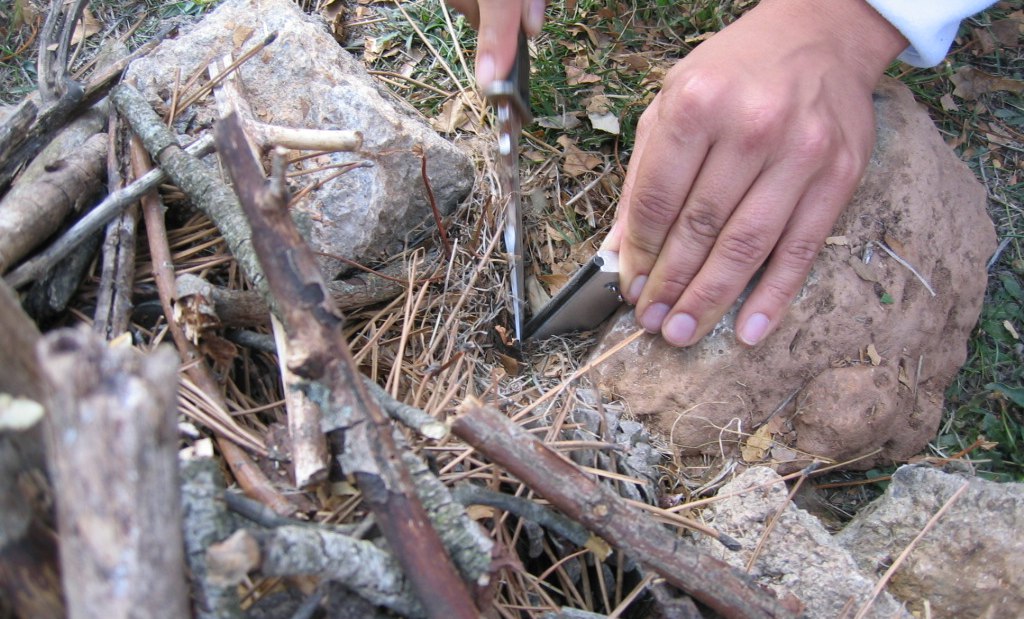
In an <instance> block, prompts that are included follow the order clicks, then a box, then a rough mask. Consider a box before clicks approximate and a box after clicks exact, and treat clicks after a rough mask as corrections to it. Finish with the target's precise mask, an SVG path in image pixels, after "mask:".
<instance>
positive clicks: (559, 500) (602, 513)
mask: <svg viewBox="0 0 1024 619" xmlns="http://www.w3.org/2000/svg"><path fill="white" fill-rule="evenodd" d="M452 432H453V433H454V434H455V435H456V436H458V437H459V438H461V439H462V440H464V441H466V442H467V443H469V444H470V445H471V446H472V447H474V448H475V449H477V450H478V451H480V452H481V453H482V454H484V455H486V456H487V457H488V458H490V459H491V460H493V461H494V462H496V463H497V464H499V465H501V466H503V467H504V468H505V469H506V470H508V472H509V473H512V474H513V475H515V476H516V477H518V478H519V479H520V480H522V481H523V483H525V484H526V485H527V486H528V487H530V488H531V489H532V490H534V491H535V492H536V493H537V494H539V495H540V496H542V497H544V498H546V499H547V500H548V501H550V502H551V504H552V505H553V506H554V507H555V508H557V509H558V510H559V511H561V512H562V513H563V514H565V515H566V516H568V517H569V518H571V519H573V520H576V521H577V522H579V523H581V524H582V525H583V526H585V527H587V528H588V529H590V530H591V531H593V532H594V533H596V534H597V535H600V536H601V537H603V538H604V539H606V540H608V542H609V543H611V544H612V545H613V546H615V547H617V548H619V549H620V550H622V551H624V552H628V553H630V554H631V555H633V556H634V557H635V558H636V559H637V560H638V561H640V562H642V563H644V564H645V565H647V566H648V567H649V568H650V569H652V570H654V571H655V572H657V573H658V574H659V575H661V576H662V577H663V578H665V580H667V581H668V582H670V583H672V584H673V585H675V586H676V587H679V588H680V589H682V590H683V591H686V592H687V593H689V594H690V595H692V596H693V597H694V598H696V599H697V600H699V601H701V602H703V603H704V604H706V605H707V606H709V607H711V608H713V609H714V610H715V611H717V612H719V613H721V614H722V615H723V616H725V617H764V618H768V617H790V616H792V615H793V614H792V613H791V612H790V611H788V610H787V609H786V608H784V607H783V606H782V605H781V604H780V603H779V602H778V600H776V599H775V598H774V597H773V596H772V595H771V594H770V593H767V592H765V591H763V590H761V589H758V588H757V587H756V586H755V585H754V584H753V583H751V582H750V581H749V580H748V579H747V578H746V577H745V575H744V574H742V573H740V572H738V571H736V570H735V569H733V568H732V567H730V566H729V565H727V564H725V563H723V562H722V561H719V560H718V559H715V558H713V557H710V556H706V555H703V554H701V553H699V552H698V551H697V550H696V549H694V548H693V547H692V546H690V545H688V544H686V543H685V542H683V541H682V540H681V539H679V538H678V537H676V536H675V535H673V534H672V533H670V532H669V531H668V530H666V529H664V528H662V527H661V526H659V525H657V524H656V523H655V522H654V521H653V520H651V519H650V518H649V517H648V516H647V515H646V514H644V513H643V512H641V511H639V510H637V509H635V508H633V507H631V506H629V505H627V504H626V503H625V501H623V500H622V498H621V497H620V496H619V495H617V494H616V493H615V492H613V491H612V490H611V489H609V488H608V487H607V486H603V485H601V484H599V483H598V482H597V481H596V480H594V479H593V477H591V476H590V475H587V474H586V473H584V472H583V471H581V470H580V469H579V468H578V467H577V466H576V465H575V464H573V463H572V462H570V461H568V460H566V459H564V458H562V457H561V456H559V455H558V454H556V453H555V452H554V451H552V450H550V449H549V448H547V447H546V446H545V445H544V444H543V443H542V442H540V441H539V440H537V439H536V438H534V437H533V436H532V435H531V434H529V433H528V432H526V431H525V430H523V429H522V428H520V427H519V426H517V425H515V424H514V423H512V422H511V421H509V420H508V418H506V417H504V416H503V415H501V414H500V413H498V412H496V411H493V410H491V409H488V408H486V407H484V406H483V405H482V404H480V403H479V402H477V401H475V400H473V401H469V402H467V403H466V404H464V405H463V407H462V410H461V411H460V415H459V417H458V418H456V420H455V421H454V423H452Z"/></svg>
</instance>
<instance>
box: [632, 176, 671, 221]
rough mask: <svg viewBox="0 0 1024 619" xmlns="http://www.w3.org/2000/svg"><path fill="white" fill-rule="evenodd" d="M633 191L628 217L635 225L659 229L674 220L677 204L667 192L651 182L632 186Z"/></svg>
mask: <svg viewBox="0 0 1024 619" xmlns="http://www.w3.org/2000/svg"><path fill="white" fill-rule="evenodd" d="M634 192H635V193H634V194H633V196H634V199H633V204H632V205H630V207H629V217H630V219H631V220H632V223H634V224H636V227H639V228H640V229H652V228H653V229H659V230H660V229H664V228H667V227H668V226H669V225H671V224H672V222H673V221H675V219H676V217H677V216H678V214H679V204H678V203H677V202H676V201H675V200H674V199H673V198H672V197H671V196H670V195H669V194H668V193H667V192H665V191H664V190H662V189H660V188H658V187H655V186H654V185H653V184H652V183H645V184H643V185H640V186H634Z"/></svg>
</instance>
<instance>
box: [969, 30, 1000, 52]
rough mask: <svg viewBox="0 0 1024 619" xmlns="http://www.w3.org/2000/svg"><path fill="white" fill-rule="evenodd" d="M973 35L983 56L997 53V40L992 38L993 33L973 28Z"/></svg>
mask: <svg viewBox="0 0 1024 619" xmlns="http://www.w3.org/2000/svg"><path fill="white" fill-rule="evenodd" d="M971 34H972V35H973V36H974V40H975V41H977V42H978V49H979V51H980V52H981V53H982V54H984V55H986V56H987V55H989V54H991V53H992V52H994V51H996V38H995V37H994V36H992V33H991V32H989V31H988V30H986V29H985V28H972V29H971Z"/></svg>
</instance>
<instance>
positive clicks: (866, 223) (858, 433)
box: [594, 79, 995, 469]
mask: <svg viewBox="0 0 1024 619" xmlns="http://www.w3.org/2000/svg"><path fill="white" fill-rule="evenodd" d="M875 108H876V117H877V135H878V138H877V143H876V147H875V151H874V153H873V155H872V159H871V161H870V163H869V166H868V170H867V172H866V174H865V177H864V179H863V180H862V182H861V185H860V187H859V188H858V190H857V192H856V195H855V196H854V198H853V200H852V202H851V204H850V205H849V206H848V207H847V209H846V210H845V212H844V214H843V215H842V217H841V218H840V220H839V221H838V222H837V224H836V226H835V229H834V231H833V235H834V238H833V239H831V242H830V243H828V244H826V246H825V247H824V248H823V249H822V251H821V253H820V255H819V256H818V259H817V261H816V262H815V265H814V268H813V270H812V272H811V275H810V277H809V278H808V281H807V283H806V284H805V285H804V287H803V290H802V291H801V292H800V294H799V295H798V298H797V299H795V301H794V302H793V304H792V306H791V308H790V311H789V313H788V315H787V317H786V318H785V319H784V320H783V322H782V323H781V324H780V325H779V327H778V328H777V329H776V331H775V332H774V333H773V334H772V335H770V336H769V337H768V338H767V339H766V340H765V341H764V342H763V343H762V344H761V345H760V346H758V347H757V348H754V349H749V348H746V347H744V346H741V345H739V344H738V343H737V342H736V339H735V335H734V331H733V320H734V315H735V309H734V311H733V313H731V314H730V315H728V316H726V318H724V319H723V321H722V323H721V324H719V325H718V327H716V329H715V330H714V331H713V332H712V334H710V335H709V336H708V337H706V338H704V340H703V341H702V342H700V343H699V344H697V345H695V346H692V347H690V348H687V349H676V348H672V347H671V346H668V345H667V344H665V343H664V341H663V340H661V338H660V337H655V336H644V337H643V338H641V339H639V340H637V341H636V342H633V343H632V344H630V345H629V346H628V347H627V348H625V349H624V350H622V351H621V352H619V353H617V354H616V355H615V356H613V357H612V358H611V359H610V360H609V361H607V362H605V363H604V364H602V365H599V366H598V369H597V373H598V379H599V382H600V385H601V387H602V389H603V390H604V391H606V392H610V394H611V395H612V396H613V397H619V398H621V399H622V400H624V401H625V402H626V404H627V405H628V406H629V408H630V409H631V410H632V412H633V413H634V414H635V415H636V416H637V417H638V418H640V419H641V420H644V421H645V422H646V423H648V424H649V425H651V426H652V427H654V428H656V429H657V430H658V431H659V432H660V433H662V434H663V435H664V438H666V439H669V440H670V442H671V443H672V445H673V446H674V447H675V448H676V449H677V450H679V451H680V452H681V453H682V454H683V455H696V454H719V453H722V452H724V454H725V455H727V456H734V455H737V452H738V451H739V449H738V448H740V447H743V450H742V455H743V457H744V459H745V460H747V461H748V462H757V461H765V462H774V463H776V464H779V466H780V469H796V468H800V467H802V466H804V465H806V463H807V462H808V461H809V460H811V459H813V458H814V457H819V458H825V459H833V460H845V459H848V458H853V457H856V456H861V455H863V454H866V453H869V452H871V451H872V450H874V449H876V448H880V450H881V451H880V452H879V453H877V454H876V455H874V456H872V457H868V458H866V459H863V460H860V461H858V462H857V463H855V464H854V466H855V467H859V468H870V467H872V466H874V465H876V464H878V463H880V462H888V461H891V460H903V459H906V458H908V457H910V456H912V455H914V454H916V453H918V452H919V451H920V450H921V449H922V448H923V447H924V446H925V445H926V444H927V443H928V441H929V440H931V439H932V438H933V437H934V435H935V432H936V429H937V427H938V424H939V420H940V417H941V411H942V399H943V393H944V391H945V389H946V387H947V386H948V385H949V383H950V381H951V379H952V378H953V376H954V375H955V373H956V372H957V371H958V369H959V368H960V366H961V365H962V363H963V361H964V359H965V357H966V341H967V337H968V335H969V333H970V331H971V329H972V328H973V326H974V324H975V322H976V320H977V318H978V314H979V312H980V310H981V302H982V297H983V295H984V291H985V284H986V270H985V263H986V260H987V258H988V257H989V256H990V255H991V253H992V251H993V249H994V248H995V233H994V229H993V226H992V222H991V220H990V219H989V218H988V215H987V213H986V210H985V199H986V192H985V189H984V188H983V187H982V186H981V185H980V184H979V183H978V182H977V180H976V179H975V178H974V176H973V174H972V173H971V171H970V170H969V169H968V168H967V166H966V165H964V164H963V163H962V162H961V161H959V160H958V159H957V158H956V156H955V155H954V154H953V152H952V151H951V150H950V149H949V148H948V147H947V146H946V145H945V144H944V143H943V141H942V139H941V137H940V135H939V133H938V132H937V131H936V129H935V127H934V125H933V124H932V122H931V120H930V119H929V118H928V116H927V114H926V113H925V112H924V110H923V109H921V108H920V107H919V106H918V105H917V103H916V102H915V101H914V100H913V96H912V95H911V93H910V91H909V90H908V89H907V88H906V87H905V86H903V85H901V84H899V83H898V82H896V81H895V80H889V79H886V80H884V81H883V82H882V83H881V84H880V86H879V88H878V90H877V91H876V93H875ZM883 244H884V245H885V246H886V247H888V248H889V249H891V250H892V251H893V252H894V253H895V254H897V255H898V256H900V257H901V258H902V259H903V260H905V261H906V262H907V263H909V264H910V265H911V266H913V267H914V268H915V269H916V270H917V271H918V272H919V273H920V274H921V275H922V276H923V278H924V279H925V280H926V281H927V282H928V283H929V285H930V286H931V288H932V289H933V290H934V291H935V295H934V296H933V295H932V294H931V293H930V292H929V291H928V289H927V288H926V286H925V285H924V284H923V283H922V281H921V280H920V279H918V277H917V276H915V275H914V274H913V273H912V272H911V271H910V269H908V268H907V267H905V266H903V265H901V264H899V262H898V261H897V260H895V259H894V258H892V257H891V256H890V255H889V254H888V253H887V252H885V251H884V250H883V249H882V245H883ZM635 329H636V327H635V318H634V316H633V313H632V312H625V313H622V314H620V315H619V316H618V317H617V318H616V319H614V320H613V321H612V323H611V325H610V326H609V327H608V328H606V330H605V333H604V334H603V336H602V340H601V342H600V343H599V345H598V346H597V347H596V350H595V352H594V355H595V356H596V355H600V354H602V353H603V352H605V351H607V350H608V349H609V348H610V347H612V346H615V345H616V344H617V343H619V342H620V341H621V340H622V339H623V338H624V337H626V336H627V335H629V334H631V333H632V332H633V331H634V330H635ZM757 431H759V433H758V434H757V435H755V432H757Z"/></svg>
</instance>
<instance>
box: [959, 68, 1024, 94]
mask: <svg viewBox="0 0 1024 619" xmlns="http://www.w3.org/2000/svg"><path fill="white" fill-rule="evenodd" d="M949 80H950V81H951V82H953V85H954V86H956V88H955V89H954V90H953V94H954V95H956V96H957V97H960V98H961V99H966V100H974V99H977V98H978V97H979V96H981V95H985V94H989V93H992V92H1011V93H1014V94H1021V93H1024V80H1015V79H1010V78H1008V77H1002V76H998V75H989V74H988V73H985V72H983V71H979V70H977V69H975V68H974V67H971V66H964V67H961V68H960V69H959V70H958V71H957V72H956V73H954V74H953V76H952V77H950V78H949Z"/></svg>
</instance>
